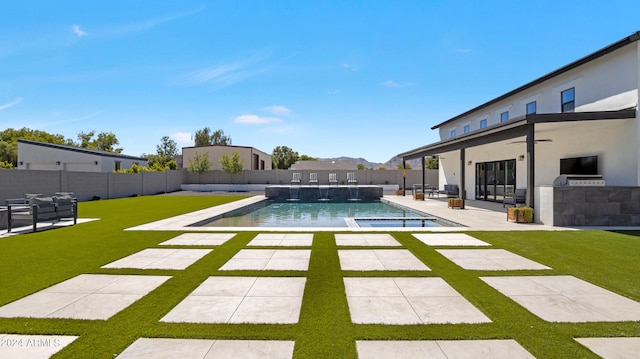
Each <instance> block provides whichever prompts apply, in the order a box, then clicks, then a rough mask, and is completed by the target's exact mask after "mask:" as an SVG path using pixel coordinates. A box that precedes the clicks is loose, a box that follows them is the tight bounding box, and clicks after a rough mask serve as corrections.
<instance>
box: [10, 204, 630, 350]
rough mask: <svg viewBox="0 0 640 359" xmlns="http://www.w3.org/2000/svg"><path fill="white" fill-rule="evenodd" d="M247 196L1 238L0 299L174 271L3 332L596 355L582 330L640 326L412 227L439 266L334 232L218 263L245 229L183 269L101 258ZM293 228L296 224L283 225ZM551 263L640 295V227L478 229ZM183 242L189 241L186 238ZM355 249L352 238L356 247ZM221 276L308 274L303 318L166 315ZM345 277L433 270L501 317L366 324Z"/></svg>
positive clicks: (98, 339)
mask: <svg viewBox="0 0 640 359" xmlns="http://www.w3.org/2000/svg"><path fill="white" fill-rule="evenodd" d="M239 198H242V197H227V196H223V197H212V196H203V197H179V196H152V197H136V198H125V199H117V200H106V201H96V202H85V203H81V204H80V209H79V212H80V215H81V217H91V218H100V220H97V221H94V222H89V223H84V224H79V225H76V226H72V227H66V228H60V229H55V230H48V231H43V232H38V233H32V234H25V235H18V236H11V237H5V238H1V239H0V305H4V304H6V303H9V302H12V301H14V300H17V299H20V298H22V297H24V296H26V295H29V294H31V293H34V292H37V291H39V290H42V289H44V288H46V287H49V286H51V285H53V284H56V283H59V282H61V281H64V280H66V279H69V278H72V277H75V276H77V275H80V274H86V273H107V274H154V275H169V276H171V277H172V278H171V279H170V280H168V281H167V282H165V283H164V284H163V285H162V286H160V287H159V288H157V289H156V290H154V291H152V292H151V293H149V294H148V295H146V296H144V297H143V298H142V299H140V300H139V301H137V302H135V303H134V304H132V305H131V306H129V307H128V308H126V309H125V310H123V311H121V312H120V313H118V314H116V315H114V316H113V317H111V318H109V319H108V320H70V319H36V318H0V333H15V334H64V335H76V336H79V338H78V339H77V340H76V341H74V342H73V343H72V344H70V345H69V346H68V347H66V348H65V349H64V350H62V351H60V352H59V353H58V354H57V355H55V356H54V357H55V358H87V357H91V358H113V357H114V356H115V355H117V354H118V353H120V352H122V351H123V350H124V349H125V348H126V347H127V346H129V345H130V344H131V343H132V342H133V341H135V340H136V339H137V338H139V337H166V338H207V339H271V340H293V341H295V343H296V345H295V348H294V357H295V358H321V357H322V358H356V357H357V353H356V348H355V341H356V340H386V339H388V340H433V339H504V338H510V339H515V340H516V341H518V343H519V344H520V345H522V346H523V347H524V348H525V349H527V350H528V351H529V352H530V353H531V354H532V355H534V356H535V357H537V358H577V357H580V358H597V356H596V355H595V354H593V353H592V352H590V351H589V350H587V349H586V348H585V347H583V346H581V345H580V344H578V343H577V342H576V341H574V340H573V338H574V337H608V336H640V322H615V323H550V322H546V321H544V320H542V319H540V318H538V317H537V316H535V315H533V314H531V313H530V312H529V311H527V310H526V309H524V308H523V307H521V306H519V305H518V304H516V303H515V302H513V301H512V300H511V299H509V298H507V297H505V296H504V295H502V294H501V293H499V292H498V291H496V290H495V289H493V288H492V287H490V286H488V285H487V284H485V283H484V282H482V281H481V280H480V279H479V277H481V276H490V275H505V273H508V275H531V274H535V275H540V273H539V272H537V271H510V272H492V271H469V270H464V269H462V268H460V267H459V266H457V265H455V264H454V263H452V262H450V261H449V260H448V259H446V258H445V257H443V256H442V255H440V254H439V253H438V252H436V251H435V249H437V247H428V246H426V245H424V244H423V243H421V242H420V241H418V240H417V239H415V238H414V237H413V236H411V235H410V234H409V233H403V232H390V233H391V234H392V235H393V236H394V237H395V238H396V239H397V240H398V241H399V242H400V243H402V245H403V246H404V247H405V248H407V249H409V250H410V251H411V252H412V253H413V254H414V255H416V256H417V257H418V258H420V259H421V260H422V261H423V262H424V263H425V264H427V265H428V266H429V267H430V268H431V269H432V270H431V271H429V272H407V271H392V272H382V271H376V272H351V271H349V272H343V271H341V270H340V265H339V260H338V253H337V247H336V245H335V241H334V236H333V233H325V232H318V233H315V235H314V242H313V246H312V252H311V259H310V262H309V269H308V271H304V272H303V271H232V272H220V271H219V270H218V268H219V267H221V266H222V265H223V264H224V263H225V262H226V261H227V260H229V259H230V258H231V257H232V256H233V255H234V254H235V253H237V251H239V250H240V249H242V248H245V246H246V244H247V243H248V242H249V241H250V240H251V239H252V238H253V237H254V236H255V235H256V234H257V233H258V232H240V233H238V234H237V235H236V236H235V237H234V238H233V239H231V240H229V241H227V242H226V243H225V244H223V245H221V246H216V247H213V248H215V250H214V251H212V252H211V253H209V254H208V255H207V256H205V257H204V258H202V259H201V260H199V261H198V262H196V263H195V264H193V265H191V266H190V267H188V268H187V269H185V270H139V269H101V268H100V267H101V266H103V265H105V264H107V263H110V262H112V261H114V260H117V259H119V258H122V257H125V256H127V255H130V254H132V253H135V252H138V251H140V250H142V249H144V248H149V247H154V246H157V244H158V243H160V242H163V241H165V240H167V239H170V238H173V237H175V236H177V235H178V234H180V233H179V232H145V231H123V229H125V228H128V227H132V226H136V225H140V224H143V223H147V222H150V221H154V220H158V219H162V218H167V217H170V216H174V215H178V214H183V213H187V212H190V211H194V210H198V209H202V208H206V207H210V206H214V205H219V204H222V203H226V202H229V201H233V200H237V199H239ZM283 232H286V229H285V230H284V231H283ZM468 234H470V235H472V236H474V237H476V238H479V239H481V240H483V241H486V242H489V243H491V244H492V245H493V247H494V248H504V249H506V250H509V251H511V252H514V253H516V254H519V255H522V256H524V257H526V258H529V259H531V260H534V261H536V262H539V263H542V264H545V265H547V266H549V267H551V268H553V269H552V270H550V271H545V272H544V274H545V275H553V274H556V275H560V274H562V275H564V274H568V275H573V276H575V277H578V278H581V279H583V280H586V281H588V282H591V283H593V284H595V285H598V286H601V287H603V288H606V289H608V290H611V291H613V292H616V293H618V294H621V295H623V296H626V297H628V298H631V299H633V300H636V301H640V276H639V275H638V274H639V273H640V262H639V261H638V258H640V237H639V236H638V235H639V234H638V233H635V232H627V233H617V232H607V231H558V232H542V231H540V232H538V231H529V232H521V231H518V232H468ZM176 248H179V247H176ZM346 248H348V247H346ZM212 275H227V276H229V275H251V276H304V277H306V278H307V283H306V287H305V292H304V297H303V302H302V309H301V313H300V319H299V322H298V323H297V324H287V325H265V324H187V323H162V322H159V320H160V318H162V317H163V316H164V315H165V314H166V313H168V312H169V311H170V310H171V309H172V308H173V307H174V306H175V305H177V304H178V303H179V302H180V301H182V300H183V299H184V298H185V297H186V296H187V295H188V294H189V293H190V292H191V291H193V290H194V289H195V288H196V287H197V286H198V285H200V284H201V283H202V282H203V281H204V280H205V279H206V278H207V277H209V276H212ZM345 276H393V277H397V276H408V277H413V276H435V277H441V278H443V279H444V280H445V281H447V282H448V283H449V284H450V285H451V286H452V287H453V288H455V289H456V290H457V291H458V292H460V294H462V295H463V296H464V297H465V298H466V299H467V300H468V301H470V302H471V303H472V304H473V305H475V306H476V307H477V308H478V309H480V310H481V311H482V312H483V313H484V314H485V315H487V316H488V317H489V318H490V319H491V320H492V322H491V323H484V324H438V325H356V324H353V323H351V320H350V317H349V310H348V305H347V300H346V296H345V290H344V284H343V278H344V277H345Z"/></svg>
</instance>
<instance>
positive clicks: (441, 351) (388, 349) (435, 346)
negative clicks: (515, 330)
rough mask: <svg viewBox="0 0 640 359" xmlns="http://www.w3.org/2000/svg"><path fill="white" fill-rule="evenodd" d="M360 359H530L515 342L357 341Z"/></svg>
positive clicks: (528, 354) (526, 352)
mask: <svg viewBox="0 0 640 359" xmlns="http://www.w3.org/2000/svg"><path fill="white" fill-rule="evenodd" d="M356 347H357V350H358V358H360V359H383V358H385V359H386V358H399V359H414V358H415V359H422V358H433V359H447V358H457V359H466V358H468V359H476V358H483V359H533V358H534V356H532V355H531V354H530V353H529V352H528V351H526V350H525V349H524V348H523V347H522V346H520V344H518V343H517V342H516V341H515V340H412V341H409V340H399V341H391V340H388V341H382V340H371V341H357V342H356Z"/></svg>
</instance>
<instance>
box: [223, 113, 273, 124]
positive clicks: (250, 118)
mask: <svg viewBox="0 0 640 359" xmlns="http://www.w3.org/2000/svg"><path fill="white" fill-rule="evenodd" d="M233 122H235V123H240V124H244V125H267V124H270V123H280V122H282V120H281V119H279V118H275V117H262V116H258V115H240V116H238V117H236V118H235V119H234V120H233Z"/></svg>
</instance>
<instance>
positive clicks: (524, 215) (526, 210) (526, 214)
mask: <svg viewBox="0 0 640 359" xmlns="http://www.w3.org/2000/svg"><path fill="white" fill-rule="evenodd" d="M507 220H508V221H509V222H515V223H533V208H531V207H529V206H523V207H510V208H508V209H507Z"/></svg>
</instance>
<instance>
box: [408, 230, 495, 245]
mask: <svg viewBox="0 0 640 359" xmlns="http://www.w3.org/2000/svg"><path fill="white" fill-rule="evenodd" d="M412 236H414V237H416V238H417V239H418V240H419V241H420V242H422V243H424V244H426V245H428V246H470V247H481V246H490V245H491V244H489V243H487V242H484V241H481V240H479V239H476V238H473V237H471V236H470V235H468V234H465V233H413V234H412Z"/></svg>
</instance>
